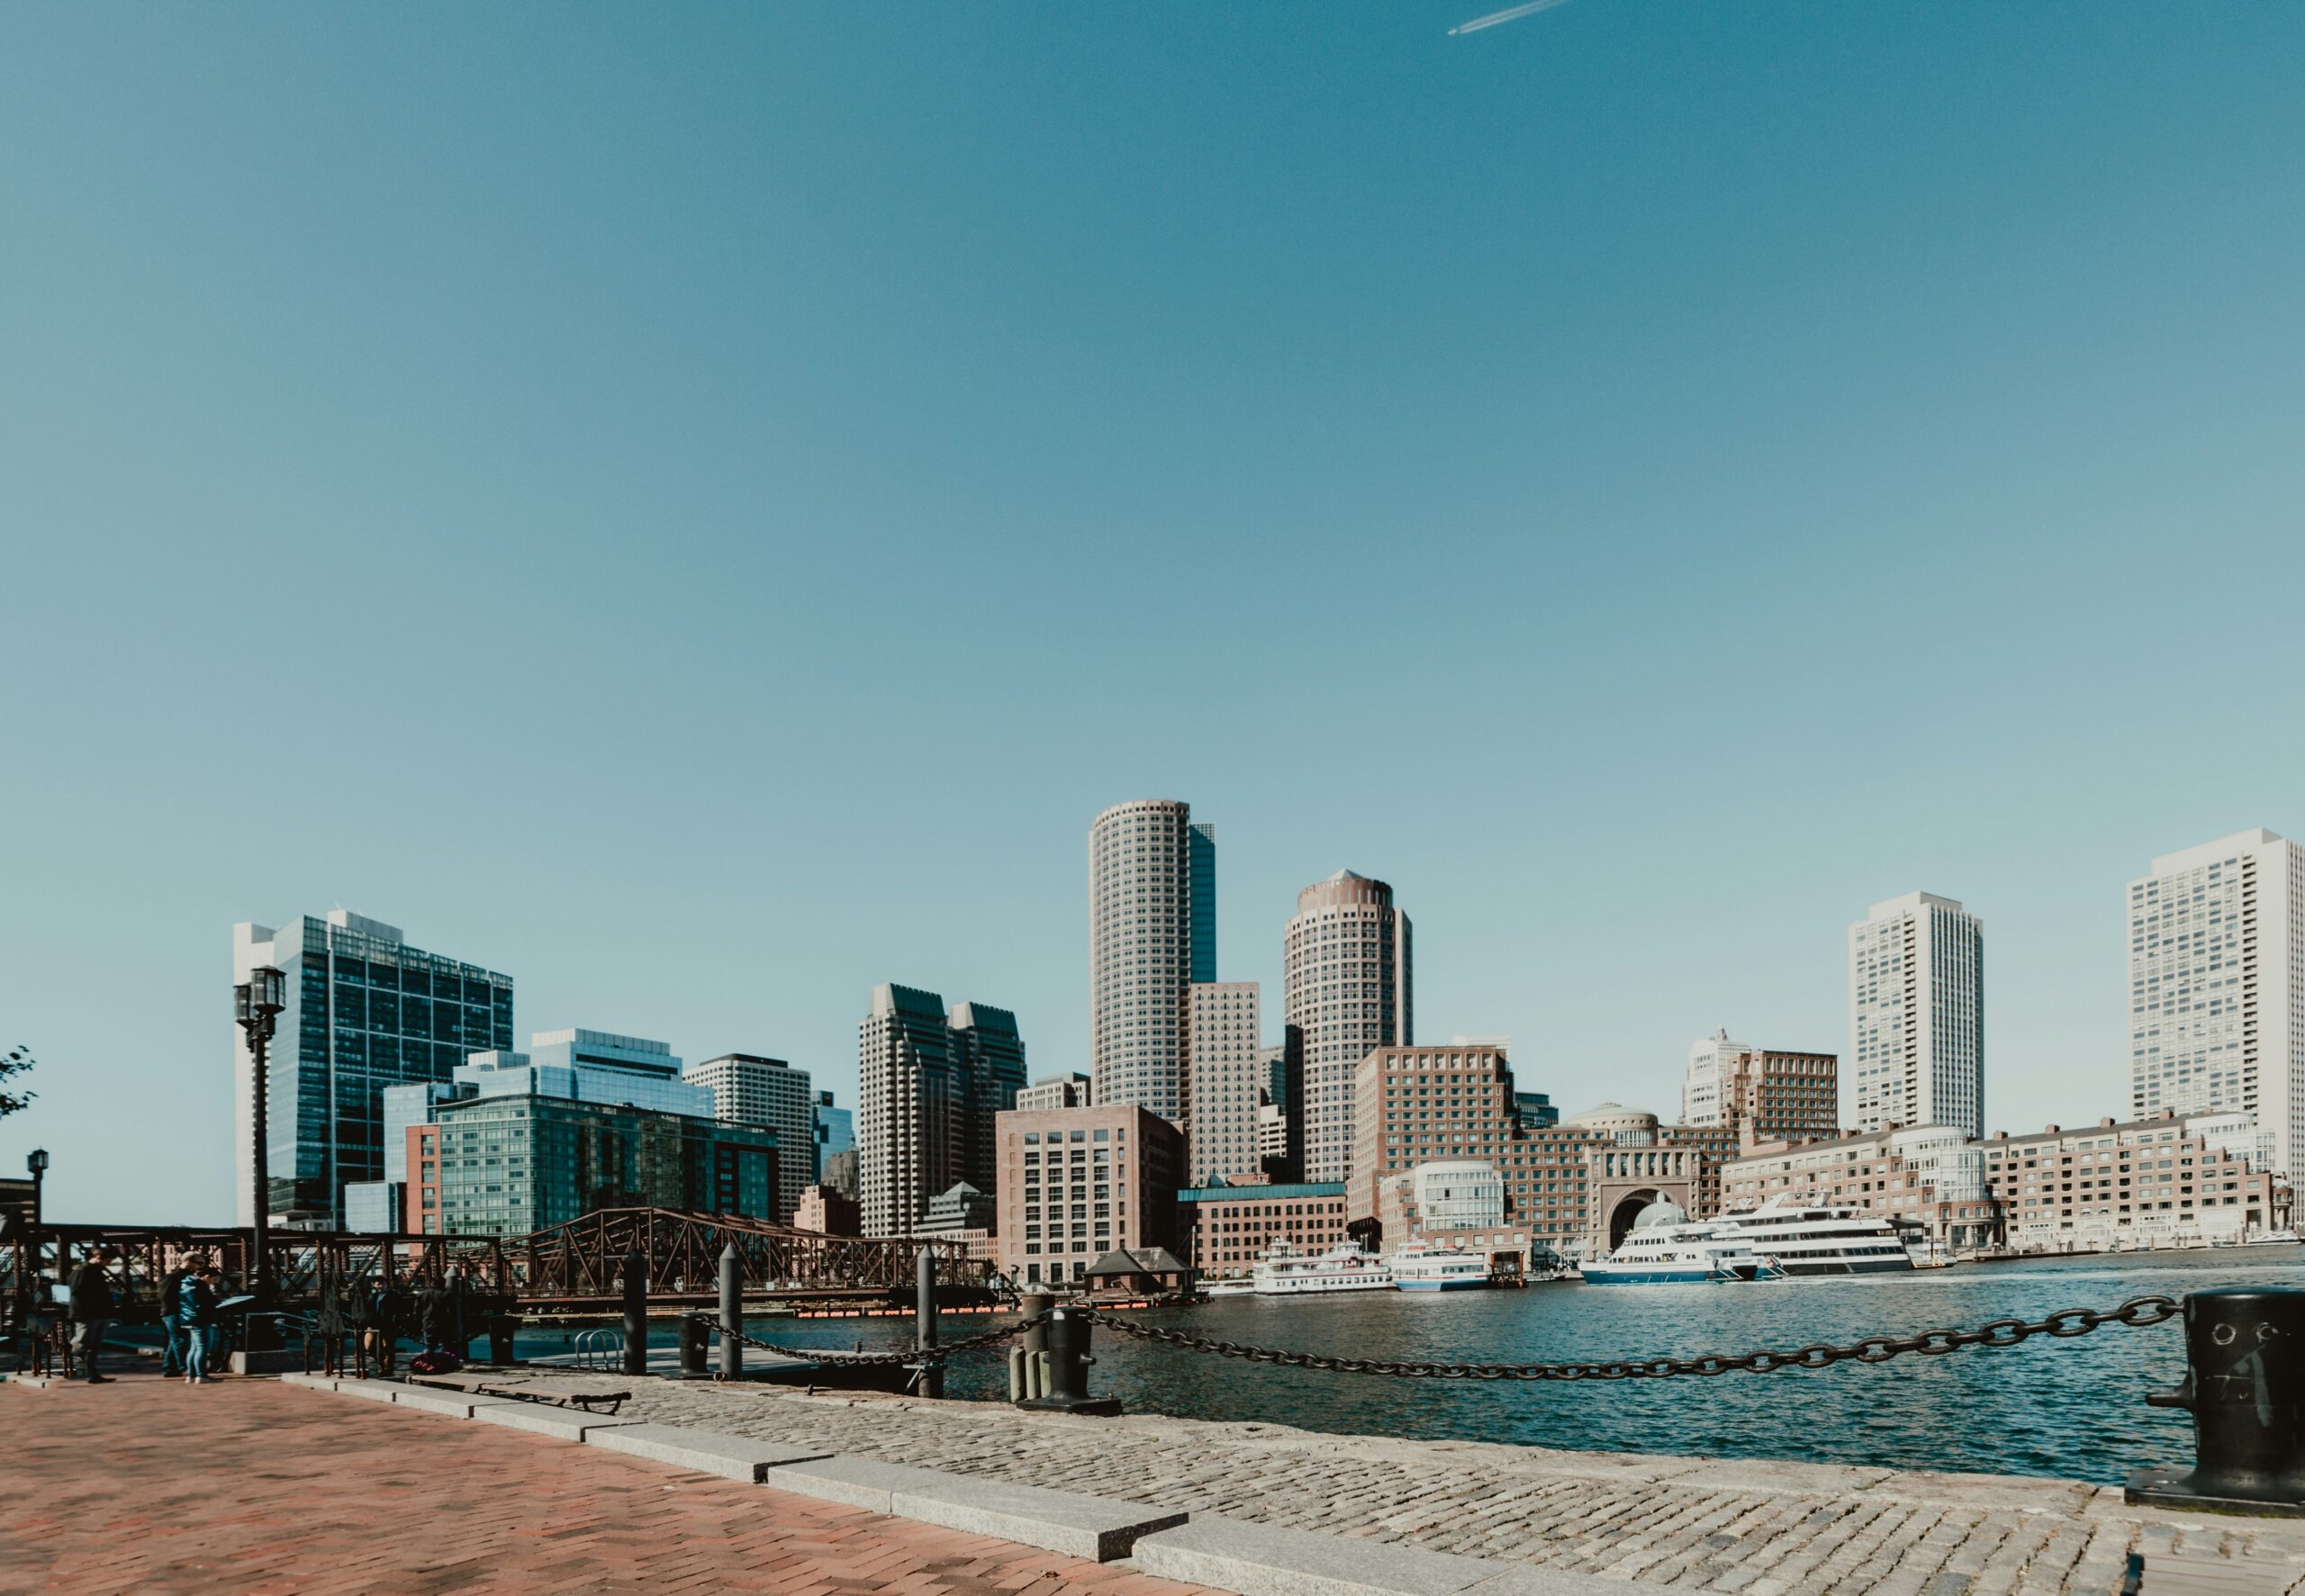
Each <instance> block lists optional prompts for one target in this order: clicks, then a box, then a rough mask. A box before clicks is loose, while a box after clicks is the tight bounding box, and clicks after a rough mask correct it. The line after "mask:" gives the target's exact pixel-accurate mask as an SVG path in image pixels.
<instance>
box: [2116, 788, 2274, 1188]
mask: <svg viewBox="0 0 2305 1596" xmlns="http://www.w3.org/2000/svg"><path fill="white" fill-rule="evenodd" d="M2129 1108H2130V1112H2131V1114H2133V1115H2134V1116H2135V1117H2137V1118H2138V1119H2145V1118H2147V1117H2148V1116H2150V1115H2151V1114H2155V1113H2156V1112H2157V1111H2159V1110H2161V1109H2164V1108H2171V1109H2174V1110H2176V1112H2177V1113H2179V1114H2202V1113H2210V1112H2214V1111H2220V1110H2240V1111H2243V1112H2245V1113H2247V1114H2251V1115H2253V1116H2254V1117H2255V1121H2256V1127H2257V1142H2258V1146H2257V1156H2258V1158H2259V1159H2261V1160H2262V1161H2263V1162H2264V1164H2265V1165H2266V1166H2267V1167H2269V1168H2271V1169H2272V1170H2273V1172H2274V1173H2275V1174H2276V1175H2280V1176H2283V1177H2286V1176H2289V1175H2291V1174H2293V1173H2295V1172H2296V1170H2297V1168H2298V1165H2297V1159H2299V1158H2300V1150H2301V1149H2305V850H2300V848H2299V846H2298V845H2297V844H2296V843H2293V842H2291V841H2289V840H2288V839H2287V838H2285V837H2281V836H2277V835H2275V834H2273V833H2272V832H2269V831H2266V830H2265V829H2264V828H2263V827H2262V826H2260V827H2258V828H2257V829H2255V830H2253V831H2245V832H2240V833H2237V834H2235V835H2232V836H2229V837H2221V838H2219V840H2218V841H2216V842H2213V843H2202V844H2201V846H2199V847H2197V848H2188V849H2185V850H2184V851H2183V852H2178V853H2169V854H2164V855H2163V856H2162V857H2161V858H2159V859H2156V860H2155V861H2153V870H2152V873H2151V874H2149V875H2147V876H2146V877H2144V878H2143V879H2140V880H2136V881H2131V882H2130V883H2129Z"/></svg>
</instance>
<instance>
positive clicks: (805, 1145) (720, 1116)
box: [681, 1053, 817, 1224]
mask: <svg viewBox="0 0 2305 1596" xmlns="http://www.w3.org/2000/svg"><path fill="white" fill-rule="evenodd" d="M681 1078H682V1080H684V1081H687V1082H688V1083H689V1084H690V1085H692V1086H697V1087H705V1088H707V1089H708V1090H710V1092H711V1094H712V1117H713V1118H715V1119H717V1120H719V1121H720V1122H721V1123H724V1124H731V1125H755V1126H758V1127H761V1128H763V1129H765V1130H770V1131H773V1132H776V1154H777V1156H776V1203H775V1212H774V1213H773V1214H771V1215H770V1217H771V1218H773V1219H774V1220H775V1221H776V1222H778V1223H779V1224H789V1223H791V1219H792V1215H793V1213H794V1211H795V1210H796V1209H798V1208H799V1206H800V1193H801V1191H802V1190H803V1189H804V1188H805V1187H806V1186H809V1183H811V1182H812V1181H814V1180H815V1179H816V1177H817V1168H816V1166H817V1154H816V1136H817V1113H816V1110H817V1095H816V1090H815V1087H814V1086H813V1085H812V1084H811V1082H810V1081H809V1072H808V1071H807V1070H805V1069H793V1068H792V1066H791V1065H790V1064H788V1063H786V1062H785V1061H784V1060H783V1059H770V1058H764V1057H763V1056H762V1055H760V1054H758V1053H722V1054H721V1055H720V1056H719V1058H717V1059H705V1060H704V1061H703V1062H702V1063H701V1064H692V1065H690V1066H689V1067H688V1068H687V1069H684V1070H682V1072H681Z"/></svg>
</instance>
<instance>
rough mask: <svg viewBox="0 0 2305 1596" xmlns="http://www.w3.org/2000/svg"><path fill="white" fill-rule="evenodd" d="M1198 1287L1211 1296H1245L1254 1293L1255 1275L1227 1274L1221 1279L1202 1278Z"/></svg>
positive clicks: (1255, 1286) (1255, 1285) (1255, 1287)
mask: <svg viewBox="0 0 2305 1596" xmlns="http://www.w3.org/2000/svg"><path fill="white" fill-rule="evenodd" d="M1200 1289H1201V1290H1202V1292H1203V1293H1205V1294H1207V1295H1209V1296H1212V1297H1245V1296H1253V1295H1254V1294H1256V1289H1257V1283H1256V1280H1255V1277H1254V1276H1248V1275H1227V1276H1225V1278H1224V1279H1222V1280H1204V1281H1202V1282H1201V1283H1200Z"/></svg>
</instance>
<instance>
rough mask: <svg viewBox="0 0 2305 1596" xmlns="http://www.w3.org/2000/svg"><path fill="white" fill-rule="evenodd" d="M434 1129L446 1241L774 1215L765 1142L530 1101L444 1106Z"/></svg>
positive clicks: (619, 1108) (613, 1110) (699, 1124)
mask: <svg viewBox="0 0 2305 1596" xmlns="http://www.w3.org/2000/svg"><path fill="white" fill-rule="evenodd" d="M438 1125H439V1173H438V1178H439V1212H440V1228H441V1230H442V1231H444V1232H445V1233H447V1234H448V1235H461V1236H475V1235H484V1236H521V1235H526V1234H528V1233H529V1231H540V1230H543V1229H546V1228H547V1227H548V1226H551V1225H556V1224H562V1223H565V1222H567V1221H569V1220H573V1219H579V1218H582V1217H583V1215H584V1214H587V1213H592V1212H593V1211H594V1210H596V1209H601V1208H671V1209H680V1210H683V1211H686V1212H689V1213H730V1214H739V1215H742V1216H744V1217H746V1218H750V1219H768V1218H770V1217H771V1215H772V1211H773V1204H774V1199H775V1179H776V1137H775V1136H774V1134H773V1132H767V1131H763V1130H757V1129H755V1128H753V1127H750V1126H745V1125H728V1124H720V1123H716V1122H714V1121H712V1120H710V1119H699V1118H695V1117H692V1116H690V1115H686V1114H660V1113H656V1112H655V1111H652V1110H649V1109H644V1108H634V1107H630V1106H628V1105H620V1104H607V1103H580V1102H575V1101H572V1100H570V1099H567V1098H562V1097H548V1096H538V1095H536V1094H533V1093H523V1094H510V1093H506V1094H499V1095H495V1096H482V1097H474V1098H470V1099H467V1100H466V1101H465V1102H462V1103H450V1104H443V1105H441V1107H440V1109H439V1111H438Z"/></svg>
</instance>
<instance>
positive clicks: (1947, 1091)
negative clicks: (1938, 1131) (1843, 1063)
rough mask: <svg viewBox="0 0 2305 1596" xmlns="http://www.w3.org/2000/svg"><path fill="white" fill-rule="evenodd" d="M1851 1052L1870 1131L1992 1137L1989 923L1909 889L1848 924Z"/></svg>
mask: <svg viewBox="0 0 2305 1596" xmlns="http://www.w3.org/2000/svg"><path fill="white" fill-rule="evenodd" d="M1849 1059H1850V1075H1851V1077H1852V1079H1851V1084H1850V1090H1851V1096H1852V1097H1853V1100H1854V1109H1853V1113H1854V1116H1855V1120H1856V1123H1857V1126H1858V1129H1859V1130H1861V1131H1867V1132H1872V1131H1878V1130H1880V1129H1881V1128H1882V1127H1883V1126H1885V1125H1890V1124H1898V1125H1951V1126H1956V1127H1958V1128H1959V1129H1961V1130H1964V1131H1966V1132H1968V1133H1969V1134H1970V1135H1971V1136H1982V1135H1984V922H1983V921H1981V920H1979V919H1978V918H1977V917H1976V916H1975V915H1972V914H1970V913H1969V912H1968V911H1967V910H1966V909H1964V908H1963V907H1961V906H1960V905H1959V904H1957V903H1956V902H1954V901H1953V900H1952V899H1951V898H1949V897H1937V896H1936V895H1935V894H1934V893H1929V892H1908V893H1906V894H1905V895H1904V896H1903V897H1893V898H1891V899H1889V901H1888V902H1886V903H1876V904H1875V905H1874V906H1873V907H1872V910H1871V912H1869V913H1868V914H1867V915H1866V916H1865V918H1864V919H1862V920H1859V921H1858V922H1857V923H1856V924H1854V925H1851V926H1850V927H1849Z"/></svg>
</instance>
